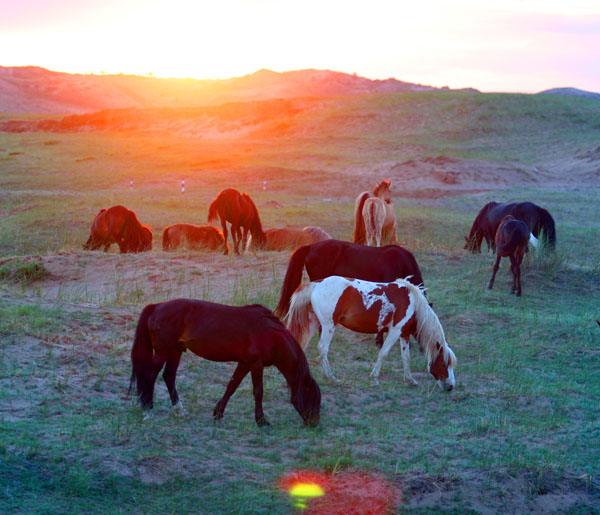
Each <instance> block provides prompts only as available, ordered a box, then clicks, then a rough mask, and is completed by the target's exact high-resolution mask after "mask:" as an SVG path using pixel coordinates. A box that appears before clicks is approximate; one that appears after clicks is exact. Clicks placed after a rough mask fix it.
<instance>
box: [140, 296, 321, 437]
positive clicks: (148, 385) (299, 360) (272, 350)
mask: <svg viewBox="0 0 600 515" xmlns="http://www.w3.org/2000/svg"><path fill="white" fill-rule="evenodd" d="M188 349H189V350H191V351H192V352H193V353H194V354H197V355H198V356H200V357H201V358H205V359H208V360H211V361H237V363H238V366H237V368H236V369H235V372H234V373H233V376H232V377H231V379H230V381H229V384H228V385H227V389H226V390H225V394H224V395H223V397H222V398H221V400H220V401H219V402H217V405H216V406H215V409H214V411H213V417H214V418H215V420H219V419H221V418H223V412H224V411H225V407H226V406H227V402H228V401H229V398H230V397H231V396H232V395H233V394H234V392H235V391H236V390H237V388H238V386H239V385H240V383H241V382H242V379H244V377H246V375H247V374H248V372H250V373H251V374H252V386H253V389H254V418H255V420H256V423H257V424H258V425H259V426H267V425H269V423H268V422H267V419H266V418H265V415H264V413H263V408H262V398H263V369H264V368H265V367H269V366H276V367H277V368H278V369H279V371H280V372H281V373H282V374H283V376H284V377H285V379H286V381H287V384H288V386H289V388H290V390H291V394H292V395H291V402H292V404H293V405H294V407H295V408H296V410H297V411H298V413H299V414H300V416H301V417H302V420H304V424H306V425H310V426H316V425H317V424H318V423H319V412H320V407H321V391H320V390H319V386H318V385H317V383H316V381H315V380H314V379H313V377H312V376H311V374H310V369H309V366H308V362H307V361H306V357H305V356H304V352H303V351H302V349H301V348H300V345H298V343H297V342H296V340H294V338H293V336H292V335H291V334H290V332H289V331H288V330H287V329H286V328H285V326H284V325H283V324H282V323H281V322H280V321H279V320H278V319H277V318H276V317H275V316H274V315H273V313H271V311H269V310H268V309H267V308H265V307H263V306H260V305H258V304H255V305H251V306H242V307H237V306H224V305H223V304H214V303H212V302H205V301H202V300H191V299H174V300H169V301H167V302H162V303H160V304H148V305H147V306H146V307H145V308H144V309H143V310H142V313H141V315H140V318H139V321H138V325H137V328H136V330H135V339H134V342H133V348H132V349H131V364H132V373H131V381H130V386H129V390H130V391H131V389H132V387H133V385H134V384H135V385H136V386H137V392H138V396H139V400H140V402H141V404H142V407H144V408H146V409H151V408H152V407H153V398H154V384H155V382H156V378H157V376H158V374H159V373H160V371H161V370H162V368H163V366H164V367H165V371H164V373H163V379H164V380H165V383H166V385H167V388H168V390H169V395H170V397H171V402H172V404H173V406H174V407H175V408H176V409H177V410H179V411H182V410H183V405H182V403H181V400H180V398H179V395H178V393H177V389H176V388H175V376H176V374H177V368H178V367H179V361H180V359H181V354H182V353H183V352H185V351H186V350H188Z"/></svg>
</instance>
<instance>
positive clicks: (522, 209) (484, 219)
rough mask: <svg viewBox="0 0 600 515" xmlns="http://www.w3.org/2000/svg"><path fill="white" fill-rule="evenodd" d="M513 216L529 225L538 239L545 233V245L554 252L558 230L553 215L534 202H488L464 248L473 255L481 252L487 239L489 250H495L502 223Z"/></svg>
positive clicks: (477, 218) (466, 238)
mask: <svg viewBox="0 0 600 515" xmlns="http://www.w3.org/2000/svg"><path fill="white" fill-rule="evenodd" d="M506 215H512V216H514V217H515V218H516V219H517V220H522V221H523V222H525V223H526V224H527V227H528V228H529V231H530V232H531V234H533V236H535V237H536V238H540V234H542V233H543V240H544V242H545V244H546V245H547V246H548V247H550V249H552V250H554V248H555V247H556V229H555V227H554V219H553V218H552V215H551V214H550V213H549V212H548V211H547V210H545V209H544V208H542V207H540V206H537V205H536V204H534V203H532V202H511V203H503V204H499V203H498V202H488V203H487V204H486V205H485V206H483V207H482V208H481V209H480V210H479V213H477V216H476V217H475V220H474V221H473V224H472V225H471V230H470V232H469V236H465V240H466V243H465V246H464V248H465V249H467V250H470V251H471V252H473V253H476V252H481V242H482V241H483V239H485V241H486V243H487V246H488V250H489V249H492V250H495V237H496V231H497V230H498V226H499V225H500V221H501V220H502V219H503V218H504V217H505V216H506Z"/></svg>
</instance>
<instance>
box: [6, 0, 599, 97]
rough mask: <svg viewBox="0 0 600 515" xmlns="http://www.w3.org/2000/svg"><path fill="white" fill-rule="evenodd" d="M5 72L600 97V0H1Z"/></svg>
mask: <svg viewBox="0 0 600 515" xmlns="http://www.w3.org/2000/svg"><path fill="white" fill-rule="evenodd" d="M0 49H2V50H0V66H28V65H34V66H42V67H44V68H48V69H51V70H55V71H64V72H69V73H97V74H99V73H127V74H137V75H146V74H153V75H154V76H156V77H191V78H197V79H207V78H210V79H216V78H223V79H224V78H229V77H239V76H242V75H246V74H249V73H253V72H255V71H257V70H259V69H262V68H267V69H270V70H273V71H278V72H283V71H289V70H299V69H305V68H315V69H329V70H335V71H341V72H346V73H356V74H358V75H360V76H363V77H368V78H371V79H387V78H390V77H394V78H396V79H399V80H403V81H407V82H415V83H419V84H427V85H431V86H437V87H441V86H449V87H451V88H462V87H474V88H477V89H479V90H481V91H508V92H526V93H529V92H530V93H533V92H537V91H542V90H544V89H548V88H553V87H567V86H569V87H577V88H580V89H584V90H588V91H595V92H600V0H572V1H568V0H501V1H497V0H487V1H485V0H483V1H482V0H411V1H405V0H369V1H366V0H362V1H360V2H358V1H354V0H303V1H302V2H300V1H297V0H295V1H292V0H210V1H207V0H195V1H194V0H167V1H163V0H0Z"/></svg>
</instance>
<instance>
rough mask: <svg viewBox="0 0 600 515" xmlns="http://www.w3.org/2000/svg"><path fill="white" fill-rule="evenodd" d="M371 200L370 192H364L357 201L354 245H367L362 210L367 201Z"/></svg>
mask: <svg viewBox="0 0 600 515" xmlns="http://www.w3.org/2000/svg"><path fill="white" fill-rule="evenodd" d="M368 198H369V192H368V191H364V192H363V193H361V194H360V195H359V196H358V198H357V199H356V204H355V207H354V235H353V241H354V243H360V244H361V245H364V244H365V221H364V220H363V215H362V209H363V206H364V204H365V200H367V199H368Z"/></svg>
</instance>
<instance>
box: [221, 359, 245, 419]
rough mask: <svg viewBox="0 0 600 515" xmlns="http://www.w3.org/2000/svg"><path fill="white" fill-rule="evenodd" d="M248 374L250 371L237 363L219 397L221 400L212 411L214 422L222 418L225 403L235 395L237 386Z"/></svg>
mask: <svg viewBox="0 0 600 515" xmlns="http://www.w3.org/2000/svg"><path fill="white" fill-rule="evenodd" d="M248 372H250V369H249V368H248V367H247V366H246V365H244V364H243V363H238V366H237V368H236V369H235V372H234V373H233V375H232V376H231V379H230V380H229V384H228V385H227V389H226V390H225V394H224V395H223V397H221V400H220V401H219V402H217V405H216V406H215V409H214V410H213V418H214V419H215V422H216V421H218V420H220V419H222V418H223V413H224V412H225V408H226V406H227V402H228V401H229V398H230V397H231V396H232V395H233V394H234V393H235V391H236V390H237V389H238V386H239V385H240V383H241V382H242V379H244V377H246V375H247V374H248Z"/></svg>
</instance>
